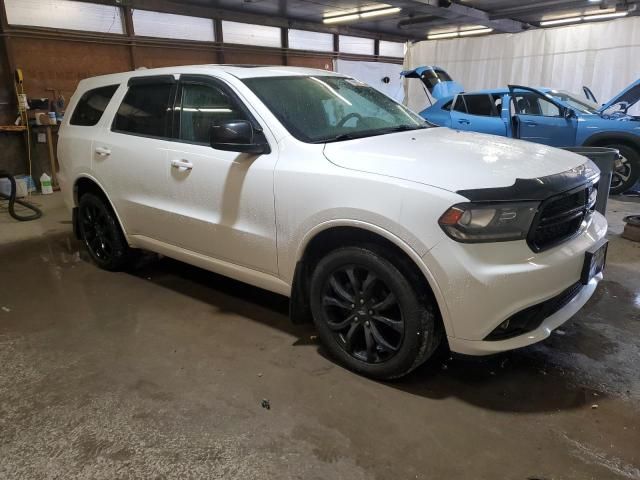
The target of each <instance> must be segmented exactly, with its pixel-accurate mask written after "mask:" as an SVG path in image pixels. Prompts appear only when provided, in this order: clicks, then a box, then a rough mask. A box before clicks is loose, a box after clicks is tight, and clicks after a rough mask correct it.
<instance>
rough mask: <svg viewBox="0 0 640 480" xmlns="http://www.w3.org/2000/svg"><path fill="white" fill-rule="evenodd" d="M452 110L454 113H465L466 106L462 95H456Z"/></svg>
mask: <svg viewBox="0 0 640 480" xmlns="http://www.w3.org/2000/svg"><path fill="white" fill-rule="evenodd" d="M453 109H454V110H455V111H456V112H462V113H467V106H466V105H465V103H464V97H463V96H462V95H458V98H456V103H455V104H454V105H453Z"/></svg>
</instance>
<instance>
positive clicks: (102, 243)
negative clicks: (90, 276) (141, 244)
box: [78, 193, 131, 271]
mask: <svg viewBox="0 0 640 480" xmlns="http://www.w3.org/2000/svg"><path fill="white" fill-rule="evenodd" d="M78 228H79V232H80V238H81V239H82V241H83V242H84V244H85V247H86V248H87V251H88V252H89V255H90V256H91V259H92V260H93V261H94V263H95V264H96V265H97V266H99V267H100V268H102V269H104V270H109V271H117V270H122V269H123V268H124V267H125V265H127V263H128V262H129V260H130V258H131V250H130V248H129V245H128V244H127V241H126V239H125V238H124V235H123V233H122V230H121V228H120V224H119V223H118V219H117V218H116V215H115V213H114V212H113V210H112V209H111V206H110V205H109V204H108V203H107V202H106V201H105V200H104V199H103V198H102V197H99V196H97V195H94V194H93V193H85V194H84V195H82V197H81V198H80V202H79V205H78Z"/></svg>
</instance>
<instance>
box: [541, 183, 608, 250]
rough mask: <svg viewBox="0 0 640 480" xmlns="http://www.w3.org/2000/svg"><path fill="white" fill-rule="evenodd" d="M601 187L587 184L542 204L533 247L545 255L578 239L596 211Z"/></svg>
mask: <svg viewBox="0 0 640 480" xmlns="http://www.w3.org/2000/svg"><path fill="white" fill-rule="evenodd" d="M594 189H597V185H591V184H589V185H586V186H582V187H579V188H577V189H574V190H571V191H569V192H565V193H563V194H561V195H557V196H555V197H551V198H549V199H547V200H545V201H544V202H542V204H541V205H540V209H539V211H538V214H537V215H536V218H535V219H534V221H533V225H532V227H531V231H530V232H529V238H528V242H529V246H530V247H531V248H532V249H533V251H535V252H541V251H542V250H546V249H548V248H551V247H553V246H555V245H558V244H560V243H562V242H564V241H566V240H569V239H570V238H572V237H573V236H575V235H576V234H577V233H578V232H579V231H580V227H581V225H582V222H583V221H584V220H585V218H587V217H588V216H589V215H590V214H591V212H592V211H593V209H594V208H595V198H594V196H592V195H591V194H592V192H593V190H594Z"/></svg>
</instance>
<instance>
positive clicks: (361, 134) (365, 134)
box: [313, 132, 371, 143]
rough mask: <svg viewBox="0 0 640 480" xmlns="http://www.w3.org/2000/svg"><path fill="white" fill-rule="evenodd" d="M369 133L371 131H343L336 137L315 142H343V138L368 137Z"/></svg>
mask: <svg viewBox="0 0 640 480" xmlns="http://www.w3.org/2000/svg"><path fill="white" fill-rule="evenodd" d="M369 135H371V132H358V133H341V134H340V135H336V136H335V137H330V138H323V139H322V140H318V141H316V142H313V143H330V142H342V141H343V140H355V139H356V138H362V137H368V136H369Z"/></svg>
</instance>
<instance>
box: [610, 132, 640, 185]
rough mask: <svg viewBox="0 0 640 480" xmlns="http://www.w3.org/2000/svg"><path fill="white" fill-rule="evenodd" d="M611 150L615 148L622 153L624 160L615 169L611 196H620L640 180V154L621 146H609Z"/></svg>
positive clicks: (617, 163)
mask: <svg viewBox="0 0 640 480" xmlns="http://www.w3.org/2000/svg"><path fill="white" fill-rule="evenodd" d="M607 147H609V148H615V149H616V150H618V151H619V152H620V155H621V156H622V159H621V160H620V161H619V162H618V161H616V165H615V166H614V169H613V177H612V178H611V189H610V190H609V192H610V193H611V195H620V194H621V193H624V192H626V191H627V190H629V189H631V187H633V186H634V185H635V184H636V182H637V181H638V178H640V154H639V153H638V151H637V150H635V149H633V148H631V147H629V146H627V145H621V144H612V145H607Z"/></svg>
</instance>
